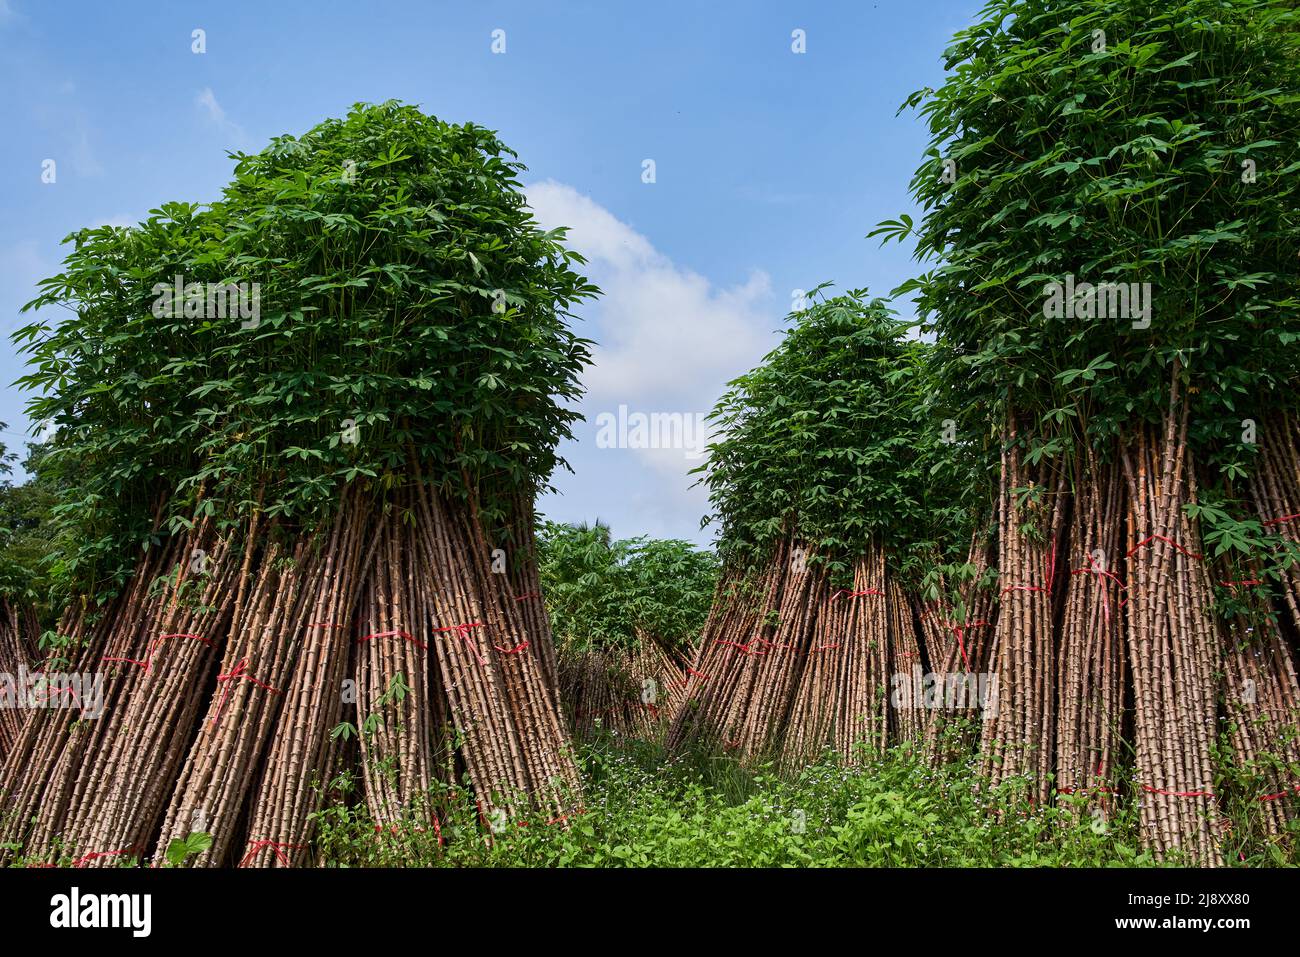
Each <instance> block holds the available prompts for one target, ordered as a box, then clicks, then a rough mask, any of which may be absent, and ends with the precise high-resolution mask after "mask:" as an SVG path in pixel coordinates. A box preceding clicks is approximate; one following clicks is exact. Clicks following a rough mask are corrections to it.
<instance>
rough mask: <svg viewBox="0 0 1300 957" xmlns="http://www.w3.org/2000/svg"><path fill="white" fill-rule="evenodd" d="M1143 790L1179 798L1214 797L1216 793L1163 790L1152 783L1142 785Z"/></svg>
mask: <svg viewBox="0 0 1300 957" xmlns="http://www.w3.org/2000/svg"><path fill="white" fill-rule="evenodd" d="M1142 790H1143V791H1148V792H1150V793H1151V794H1163V795H1165V796H1167V797H1178V798H1212V797H1214V795H1213V794H1211V793H1210V792H1209V791H1165V790H1162V789H1161V788H1153V787H1152V786H1151V785H1149V784H1144V785H1142Z"/></svg>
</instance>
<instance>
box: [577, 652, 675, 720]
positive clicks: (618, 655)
mask: <svg viewBox="0 0 1300 957" xmlns="http://www.w3.org/2000/svg"><path fill="white" fill-rule="evenodd" d="M559 664H560V700H561V701H562V702H563V703H564V709H565V714H566V715H567V716H568V717H569V719H570V721H571V722H572V726H573V732H574V734H575V735H577V736H578V737H580V738H583V737H588V736H590V735H591V734H592V732H593V731H594V730H595V729H597V728H603V729H606V730H609V731H612V732H614V733H615V734H622V735H634V736H636V737H639V738H642V739H646V740H650V739H652V738H653V737H654V732H653V728H654V723H655V722H654V718H655V715H656V714H657V712H658V706H657V705H656V704H655V702H654V701H653V700H649V696H647V695H644V694H643V690H644V688H645V686H644V685H643V684H642V680H641V679H640V678H639V677H638V673H637V670H636V666H635V663H634V659H633V655H632V654H631V653H629V652H627V651H623V650H622V649H617V648H607V649H589V650H587V651H582V652H578V651H574V650H570V649H563V650H562V651H561V652H560V660H559ZM651 680H652V681H653V680H655V679H654V678H651ZM650 687H651V688H653V686H650ZM643 697H647V700H645V701H642V698H643Z"/></svg>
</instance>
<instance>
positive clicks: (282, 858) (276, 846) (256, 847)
mask: <svg viewBox="0 0 1300 957" xmlns="http://www.w3.org/2000/svg"><path fill="white" fill-rule="evenodd" d="M248 843H249V845H250V846H251V849H250V850H249V852H248V853H247V854H245V855H244V859H243V860H242V861H240V862H239V866H240V867H243V866H244V865H245V864H247V863H248V862H249V861H251V860H252V859H253V858H254V857H256V856H257V852H258V851H260V850H262V849H263V848H266V847H269V848H270V849H271V851H272V852H273V853H274V854H275V857H276V859H277V860H278V861H279V862H280V863H281V864H283V865H284V866H285V867H288V866H289V864H290V861H289V858H288V856H287V855H285V854H284V852H282V851H281V850H280V848H282V847H287V848H292V849H295V850H297V849H301V848H304V847H306V846H307V845H306V844H284V843H282V842H279V841H249V842H248Z"/></svg>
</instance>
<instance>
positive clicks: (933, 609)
mask: <svg viewBox="0 0 1300 957" xmlns="http://www.w3.org/2000/svg"><path fill="white" fill-rule="evenodd" d="M967 474H969V473H967ZM929 564H930V566H931V573H930V574H929V575H928V576H927V577H926V580H924V581H923V583H922V588H921V590H920V591H921V593H922V594H923V595H925V596H927V597H928V598H929V600H928V601H923V600H922V597H921V594H918V595H917V596H915V597H914V598H913V605H914V607H915V612H916V618H917V621H918V622H919V630H918V634H919V635H920V639H921V646H922V647H923V648H924V649H925V651H926V652H927V653H928V655H929V664H930V666H931V668H932V669H933V670H934V671H935V672H936V673H938V674H942V675H955V674H962V675H973V676H975V681H976V686H975V689H974V694H973V695H972V694H971V689H970V688H969V686H966V687H965V688H964V689H963V690H964V695H963V696H962V697H960V698H957V697H956V696H955V695H954V701H953V702H952V704H953V707H945V708H935V709H932V710H931V711H930V712H929V714H928V716H927V723H926V729H925V748H926V755H927V758H928V760H929V761H930V763H931V764H934V765H936V766H939V765H943V764H946V763H948V762H950V761H954V760H957V759H958V758H960V757H961V756H963V755H965V754H967V753H968V752H969V750H970V747H971V745H972V744H973V743H976V742H978V741H979V740H980V738H981V736H982V734H983V731H984V727H985V724H984V723H985V721H988V720H992V719H993V717H995V715H996V710H992V709H989V707H988V706H989V700H988V697H989V695H996V693H997V690H998V689H997V688H996V686H994V685H993V684H992V683H991V682H990V680H989V677H988V675H989V672H990V659H991V658H992V653H993V647H994V642H993V635H994V631H995V625H996V618H997V615H996V610H997V591H996V589H995V587H994V583H995V582H996V577H997V572H996V569H995V568H993V567H992V565H991V563H990V556H989V536H988V534H987V533H986V532H985V531H984V530H983V529H980V530H977V531H976V532H975V534H974V535H973V536H972V538H971V543H970V548H969V550H968V551H967V555H966V561H965V562H964V563H962V564H959V565H958V564H954V565H947V566H945V565H936V564H934V563H933V561H932V562H930V563H929ZM920 667H921V664H920V662H917V663H916V664H915V665H914V666H913V668H914V670H917V669H919V668H920ZM981 675H982V676H985V686H984V687H985V689H986V691H985V693H984V694H985V698H984V701H983V703H982V704H981V700H980V689H979V684H978V682H979V676H981ZM996 704H997V701H996V697H995V698H994V700H993V706H994V709H995V708H996Z"/></svg>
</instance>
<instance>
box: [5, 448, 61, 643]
mask: <svg viewBox="0 0 1300 957" xmlns="http://www.w3.org/2000/svg"><path fill="white" fill-rule="evenodd" d="M3 427H4V426H3V424H0V428H3ZM14 458H15V456H14V455H13V454H12V453H9V452H7V451H6V450H5V448H4V446H3V445H2V444H0V474H3V475H8V474H9V472H10V463H11V462H12V461H13V460H14ZM23 468H24V469H25V470H26V471H27V473H28V476H29V477H28V480H27V481H26V482H22V483H20V484H17V485H15V484H13V483H11V482H9V481H8V480H7V479H5V480H3V481H0V595H3V596H4V597H6V598H15V599H18V600H21V601H25V602H30V603H31V604H33V605H35V606H36V607H37V608H38V610H39V611H40V612H41V613H42V614H41V617H42V618H43V619H52V618H53V617H57V612H56V611H54V610H53V609H54V608H55V607H56V606H57V600H56V599H55V598H54V597H53V596H52V594H51V576H52V574H53V568H52V564H53V563H52V557H53V555H54V553H55V550H56V546H55V541H54V536H55V523H54V520H53V509H54V508H55V507H56V505H57V504H58V501H59V498H60V496H61V495H62V494H64V490H65V489H66V488H67V487H68V484H69V483H68V482H67V481H65V480H64V479H62V478H59V477H58V476H56V474H55V470H54V469H53V468H52V467H51V465H50V462H49V456H47V455H46V454H45V449H44V447H43V446H42V445H39V444H36V443H29V444H28V446H27V460H26V461H25V462H23Z"/></svg>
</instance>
